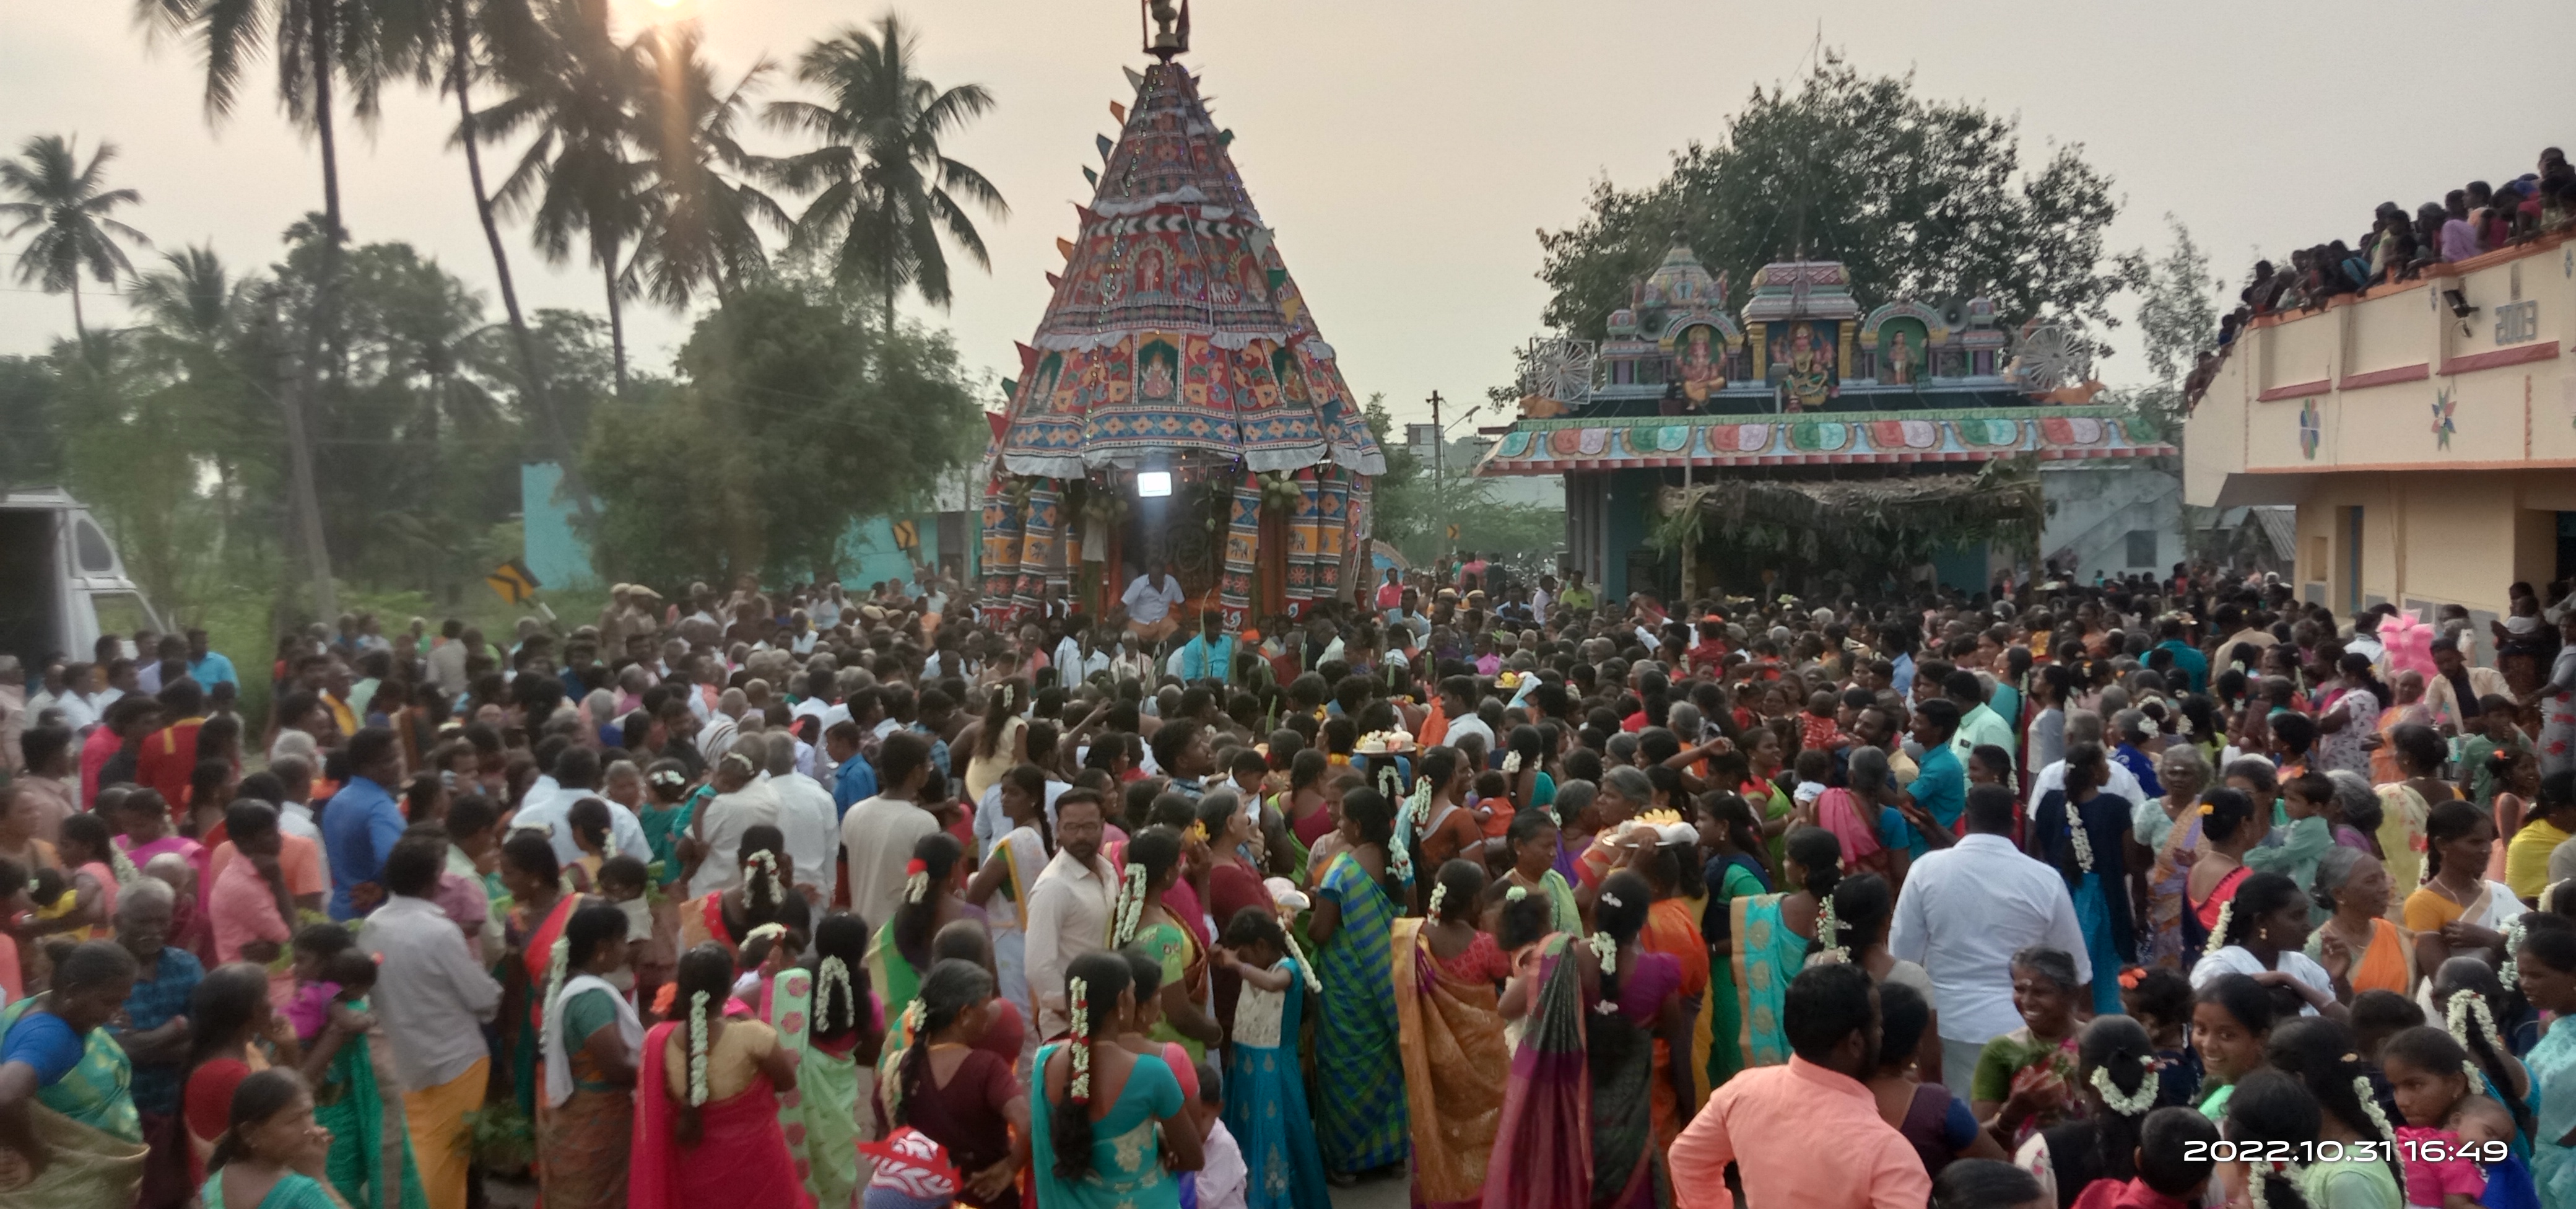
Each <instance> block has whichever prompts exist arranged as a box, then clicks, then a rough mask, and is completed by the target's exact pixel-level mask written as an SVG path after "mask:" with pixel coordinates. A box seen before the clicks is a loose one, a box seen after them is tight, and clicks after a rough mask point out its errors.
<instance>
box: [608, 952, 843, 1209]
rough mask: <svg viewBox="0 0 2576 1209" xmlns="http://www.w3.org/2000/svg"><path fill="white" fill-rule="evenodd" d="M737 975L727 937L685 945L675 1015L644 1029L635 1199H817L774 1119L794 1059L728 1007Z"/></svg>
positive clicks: (698, 1203)
mask: <svg viewBox="0 0 2576 1209" xmlns="http://www.w3.org/2000/svg"><path fill="white" fill-rule="evenodd" d="M733 978H734V968H733V955H732V954H731V953H728V952H726V951H725V949H724V947H723V946H721V945H716V944H702V945H699V946H697V947H696V948H693V949H690V950H689V951H688V952H686V953H683V954H681V955H680V967H679V974H678V977H677V979H676V980H675V981H674V982H673V983H672V984H671V985H672V987H673V991H674V994H675V996H676V1003H675V1004H674V1009H675V1010H674V1013H673V1018H672V1019H670V1020H668V1021H665V1022H663V1023H661V1024H657V1025H654V1026H653V1031H652V1032H650V1033H648V1034H646V1035H645V1038H644V1067H643V1070H642V1071H641V1072H640V1074H639V1076H638V1081H637V1084H636V1095H635V1101H636V1111H635V1143H634V1154H635V1166H634V1168H633V1171H632V1174H631V1177H630V1195H629V1198H628V1201H627V1203H628V1205H630V1206H631V1207H632V1209H705V1207H706V1206H710V1205H742V1206H754V1205H757V1206H762V1207H764V1209H766V1207H767V1206H772V1205H776V1206H781V1207H784V1209H800V1207H801V1209H813V1206H814V1198H813V1196H812V1195H811V1194H809V1193H808V1192H806V1191H805V1187H804V1185H803V1184H802V1183H799V1182H798V1181H797V1179H796V1165H795V1161H794V1160H793V1159H792V1158H791V1157H790V1156H789V1154H788V1150H787V1137H786V1133H785V1131H784V1130H783V1129H781V1128H780V1126H779V1123H778V1097H779V1095H780V1094H781V1093H784V1092H793V1091H795V1090H796V1059H795V1057H794V1055H793V1054H792V1053H791V1051H789V1050H788V1049H787V1048H786V1047H784V1046H781V1045H780V1044H779V1043H778V1033H777V1032H776V1031H775V1030H773V1029H771V1028H770V1027H769V1026H768V1025H766V1024H763V1023H761V1022H760V1021H757V1020H751V1019H739V1018H729V1017H727V1016H726V1015H725V1003H726V1001H727V1000H729V999H730V998H731V997H732V995H733Z"/></svg>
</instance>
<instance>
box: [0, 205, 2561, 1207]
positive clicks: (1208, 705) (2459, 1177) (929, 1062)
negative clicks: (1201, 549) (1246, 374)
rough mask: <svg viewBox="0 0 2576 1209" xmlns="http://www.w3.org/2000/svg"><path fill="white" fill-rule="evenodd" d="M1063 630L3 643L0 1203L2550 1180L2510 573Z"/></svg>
mask: <svg viewBox="0 0 2576 1209" xmlns="http://www.w3.org/2000/svg"><path fill="white" fill-rule="evenodd" d="M2543 179H2544V180H2547V179H2553V178H2551V177H2549V176H2548V175H2547V174H2546V173H2544V175H2543ZM675 587H676V586H675ZM1116 595H1117V601H1116V603H1115V605H1114V606H1113V608H1112V609H1111V610H1110V611H1109V612H1108V613H1107V614H1106V615H1103V616H1097V617H1094V616H1089V615H1086V614H1085V613H1083V612H1081V611H1078V610H1072V609H1068V608H1066V607H1065V606H1063V605H1062V604H1061V603H1060V602H1059V601H1057V600H1056V599H1055V598H1054V596H1053V595H1052V594H1050V595H1048V596H1047V597H1046V598H1045V599H1043V600H1041V601H1038V602H1035V603H1034V604H1032V603H1031V602H1028V601H1020V602H1011V601H980V602H979V601H976V600H973V599H971V598H970V594H969V593H968V592H967V591H966V590H965V589H963V588H961V587H959V586H958V585H956V584H953V583H950V582H946V581H945V580H943V579H941V578H940V577H938V576H937V575H936V573H934V572H930V571H927V570H925V571H924V572H923V573H922V578H921V579H920V580H919V581H918V582H915V583H910V584H905V583H882V584H877V585H873V586H871V587H870V588H869V589H867V590H865V591H863V592H859V591H847V590H844V589H843V588H842V587H841V586H839V585H837V584H831V585H812V586H780V587H773V588H770V589H767V590H764V589H762V588H761V587H760V586H759V585H757V584H756V583H754V582H752V581H750V580H748V579H746V580H744V581H743V582H741V583H739V584H737V585H735V586H734V587H733V588H732V589H731V590H729V591H727V590H723V589H718V588H710V587H708V586H707V585H704V584H692V585H688V586H687V587H686V589H685V590H675V591H674V592H673V593H672V595H671V597H670V598H668V599H665V598H664V597H663V596H662V595H661V594H659V593H658V592H657V591H655V590H654V589H652V588H650V587H647V586H642V585H619V586H618V587H617V589H616V591H615V593H614V597H613V599H612V601H611V603H610V604H609V605H608V606H607V608H606V609H605V610H604V611H603V612H602V613H601V615H600V616H599V617H598V619H597V620H596V622H595V623H593V624H587V625H582V626H580V627H578V628H575V629H572V630H570V631H569V632H559V631H558V630H556V629H552V628H549V627H547V626H546V625H543V624H541V623H539V622H537V621H536V620H534V619H529V620H527V621H524V622H522V623H521V624H520V625H518V626H517V627H516V632H515V633H514V634H512V635H509V636H507V637H506V639H504V640H501V641H494V640H493V639H492V637H491V636H489V635H485V634H483V633H481V632H479V631H477V630H475V629H473V628H471V627H468V626H466V625H464V624H463V623H462V622H460V621H454V620H450V621H446V622H444V623H443V624H441V625H439V626H437V627H436V628H435V630H434V631H433V630H432V627H430V626H429V625H428V624H427V623H426V622H425V621H415V622H413V623H412V625H411V626H410V627H409V628H408V630H407V631H406V632H402V633H398V634H394V635H387V634H385V633H383V632H382V630H381V628H380V627H379V626H378V625H377V623H376V621H375V619H373V618H369V617H350V618H343V619H341V620H340V623H339V624H338V626H336V627H324V628H317V629H316V630H313V631H308V632H301V633H296V634H290V635H287V636H285V637H284V638H283V639H281V640H280V642H279V643H278V646H277V649H276V651H275V654H274V658H273V659H272V660H271V661H270V662H269V663H268V664H267V665H266V666H265V667H252V668H241V669H237V667H236V665H235V664H234V663H233V662H232V661H231V660H230V659H228V658H227V657H226V656H225V655H224V654H222V653H219V652H215V651H211V650H209V649H208V648H207V643H206V641H205V636H204V635H203V634H202V633H196V632H191V633H187V634H182V635H177V636H169V637H163V636H158V635H151V634H138V635H131V636H113V637H111V638H109V639H107V640H103V641H102V643H101V644H100V648H99V650H97V651H95V652H91V653H90V654H91V656H92V658H90V659H88V660H80V659H76V658H71V657H58V658H54V659H49V660H46V661H44V664H43V666H40V667H32V668H23V669H21V668H16V667H10V668H5V669H0V671H5V672H6V673H8V674H7V676H6V677H5V683H0V730H5V732H6V737H7V738H8V743H7V749H8V754H9V755H10V756H11V757H13V761H12V767H11V768H10V770H9V771H10V772H11V774H12V775H11V778H10V780H9V781H8V784H7V787H6V789H5V791H0V1202H5V1203H8V1204H12V1205H18V1204H25V1205H43V1206H52V1205H79V1206H118V1205H127V1204H139V1205H142V1206H146V1207H148V1209H167V1207H171V1206H182V1205H203V1206H207V1207H208V1209H217V1207H220V1206H232V1207H233V1209H255V1207H265V1209H306V1207H308V1206H330V1205H341V1206H346V1207H349V1209H359V1207H363V1206H375V1205H383V1206H390V1207H395V1209H416V1207H417V1209H464V1207H465V1206H467V1205H469V1204H481V1203H483V1200H484V1198H485V1195H486V1192H485V1181H486V1178H487V1177H489V1176H493V1175H496V1174H508V1173H511V1172H513V1171H514V1169H517V1168H521V1167H532V1169H533V1170H532V1174H533V1177H534V1179H535V1180H536V1182H537V1184H538V1185H539V1187H540V1189H541V1191H542V1194H543V1198H544V1203H545V1204H546V1205H547V1206H548V1207H549V1209H593V1207H610V1206H625V1205H633V1206H637V1207H639V1209H679V1207H680V1206H698V1205H707V1204H729V1205H744V1206H793V1205H824V1206H834V1207H837V1206H863V1207H866V1209H880V1207H894V1206H923V1205H927V1206H939V1205H950V1204H959V1205H970V1206H978V1207H983V1209H1016V1207H1018V1206H1024V1205H1034V1206H1037V1207H1038V1209H1056V1207H1058V1206H1064V1207H1084V1209H1109V1207H1112V1206H1131V1205H1132V1206H1167V1207H1169V1206H1181V1205H1190V1206H1200V1207H1205V1209H1235V1207H1252V1206H1259V1207H1263V1209H1320V1207H1322V1206H1325V1205H1327V1204H1329V1203H1330V1197H1331V1195H1332V1189H1334V1188H1335V1187H1338V1186H1341V1185H1344V1184H1347V1183H1350V1182H1352V1181H1354V1180H1357V1179H1361V1178H1367V1177H1370V1176H1376V1175H1386V1174H1392V1175H1394V1176H1396V1177H1398V1178H1402V1179H1405V1180H1407V1181H1409V1183H1410V1185H1411V1195H1412V1200H1413V1202H1414V1203H1416V1204H1420V1205H1431V1206H1460V1205H1482V1206H1486V1207H1489V1209H1504V1207H1507V1206H1509V1207H1520V1206H1582V1205H1596V1206H1615V1207H1618V1209H1631V1207H1634V1209H1645V1207H1649V1206H1665V1205H1679V1206H1682V1207H1684V1209H1702V1207H1708V1209H1717V1207H1722V1206H1731V1205H1736V1204H1744V1205H1751V1206H1755V1207H1757V1209H1770V1207H1772V1206H1797V1207H1803V1206H1863V1205H1867V1206H1878V1207H1884V1209H1897V1207H1902V1209H1921V1207H1923V1206H1926V1205H1932V1206H1938V1207H1940V1209H1954V1207H1955V1209H1969V1207H1975V1209H1983V1207H1987V1206H2012V1207H2014V1209H2023V1207H2033V1209H2036V1207H2042V1206H2079V1207H2081V1209H2172V1207H2176V1206H2186V1205H2220V1204H2225V1205H2233V1206H2255V1207H2268V1209H2281V1207H2284V1206H2318V1207H2331V1209H2362V1207H2367V1209H2400V1207H2401V1206H2408V1205H2423V1206H2441V1207H2443V1209H2461V1207H2462V1206H2466V1205H2488V1206H2508V1205H2515V1206H2519V1205H2552V1206H2567V1205H2576V1161H2571V1154H2576V1152H2571V1151H2570V1149H2569V1147H2568V1145H2567V1143H2569V1141H2570V1140H2571V1136H2576V1134H2572V1133H2571V1131H2576V1032H2571V1031H2570V1030H2569V1029H2568V1028H2566V1027H2562V1026H2561V1022H2562V1021H2563V1019H2564V1017H2565V1016H2566V1015H2567V1014H2569V1013H2571V1012H2576V895H2567V894H2561V893H2559V892H2558V891H2559V889H2560V887H2561V884H2562V883H2563V882H2564V881H2565V879H2567V878H2568V877H2570V876H2576V846H2571V844H2570V839H2571V836H2572V835H2576V607H2571V603H2570V601H2569V600H2568V599H2566V598H2565V596H2564V590H2563V587H2561V586H2559V585H2552V587H2551V589H2550V591H2549V593H2548V594H2547V595H2546V596H2545V597H2544V595H2542V594H2540V593H2537V592H2535V591H2534V590H2532V589H2531V588H2530V587H2528V586H2527V585H2516V586H2515V589H2514V598H2513V599H2514V605H2513V608H2512V610H2511V613H2510V616H2508V617H2507V618H2505V619H2504V620H2502V621H2500V622H2498V623H2496V624H2495V625H2494V626H2493V627H2491V629H2490V630H2489V632H2486V633H2479V632H2476V631H2475V630H2473V629H2472V628H2471V626H2470V623H2469V620H2468V618H2467V615H2466V614H2465V612H2464V611H2462V610H2458V609H2449V610H2446V611H2445V613H2444V615H2442V616H2437V617H2431V618H2416V617H2408V616H2402V615H2399V614H2397V613H2395V612H2394V610H2391V609H2388V608H2385V607H2381V608H2375V609H2371V610H2367V611H2364V612H2362V613H2360V614H2358V615H2353V616H2340V615H2336V614H2333V613H2330V612H2328V611H2326V610H2324V609H2322V608H2318V607H2315V606H2310V605H2305V604H2302V603H2299V602H2298V601H2296V600H2294V599H2293V598H2292V596H2291V594H2290V592H2289V590H2288V588H2286V587H2285V586H2283V585H2280V584H2278V583H2271V582H2264V581H2260V580H2257V581H2251V582H2249V581H2245V580H2242V579H2239V578H2236V577H2232V576H2223V575H2219V574H2217V573H2215V572H2214V571H2211V570H2208V569H2201V570H2199V571H2197V572H2195V571H2193V570H2191V569H2189V568H2184V567H2177V568H2176V569H2175V573H2174V575H2173V576H2172V577H2170V578H2168V579H2166V580H2163V581H2161V582H2149V581H2146V580H2144V579H2131V580H2127V581H2112V582H2107V583H2100V584H2096V585H2093V586H2090V587H2086V586H2082V585H2076V584H2068V583H2063V582H2058V581H2049V582H2045V583H2042V584H2039V585H2035V586H2033V585H2024V586H2022V587H2020V588H2019V589H2017V590H2015V591H2012V592H2011V593H2010V594H2008V595H2002V596H1997V595H1994V594H1986V595H1978V596H1975V597H1963V596H1961V595H1959V594H1957V593H1954V592H1948V591H1939V592H1934V591H1930V590H1926V591H1924V592H1922V593H1919V594H1915V595H1909V596H1890V597H1887V598H1882V599H1854V598H1849V597H1843V598H1836V599H1810V600H1799V599H1795V598H1791V597H1787V596H1782V597H1779V598H1777V599H1771V600H1743V599H1736V598H1729V597H1712V598H1708V599H1701V600H1694V601H1691V602H1688V603H1687V604H1686V605H1684V606H1682V607H1679V608H1672V609H1668V608H1667V607H1665V606H1664V604H1663V603H1661V602H1659V601H1657V600H1655V599H1653V598H1651V597H1648V596H1644V595H1636V596H1631V597H1629V598H1628V599H1626V600H1624V601H1623V600H1617V599H1614V598H1611V597H1608V596H1606V595H1604V594H1602V593H1600V592H1599V591H1598V590H1597V589H1596V588H1593V587H1589V586H1587V585H1585V584H1584V582H1583V580H1582V577H1581V576H1580V575H1578V574H1573V573H1571V572H1568V573H1565V575H1564V576H1563V578H1562V579H1560V578H1559V577H1558V576H1557V575H1547V576H1543V577H1541V578H1539V579H1538V580H1537V582H1535V583H1527V582H1519V581H1518V579H1517V577H1515V576H1514V575H1513V573H1512V572H1511V571H1510V570H1509V569H1508V568H1507V567H1506V566H1505V564H1504V561H1503V559H1502V558H1501V557H1500V556H1495V557H1493V558H1491V559H1487V558H1480V557H1477V556H1473V555H1470V556H1468V557H1467V561H1466V562H1464V563H1463V564H1462V565H1459V566H1457V567H1455V568H1454V570H1453V569H1452V568H1450V567H1449V566H1448V565H1447V564H1444V565H1443V567H1442V569H1441V570H1440V572H1439V573H1438V574H1437V575H1436V576H1434V575H1415V576H1410V577H1408V576H1407V575H1406V574H1404V573H1402V572H1395V571H1390V572H1388V573H1387V574H1386V578H1385V582H1383V583H1373V584H1367V585H1364V586H1362V587H1360V588H1359V589H1357V594H1356V595H1355V598H1354V599H1351V600H1343V601H1323V602H1315V603H1313V604H1310V605H1309V606H1307V607H1306V608H1305V609H1304V610H1303V611H1302V615H1301V616H1299V617H1296V618H1293V619H1291V618H1276V619H1270V620H1268V621H1267V622H1266V623H1265V624H1262V625H1261V626H1260V627H1259V628H1258V630H1251V631H1245V632H1241V633H1230V632H1228V630H1227V628H1226V626H1225V625H1224V624H1223V621H1222V618H1221V617H1220V616H1219V615H1217V614H1216V613H1214V612H1204V613H1203V612H1199V611H1197V610H1196V609H1195V607H1194V602H1193V601H1192V599H1191V597H1190V595H1189V594H1188V593H1187V592H1186V591H1184V590H1183V589H1182V587H1181V585H1180V583H1179V581H1178V580H1176V579H1173V578H1171V577H1170V575H1169V572H1168V571H1167V570H1162V569H1157V570H1155V571H1152V572H1149V573H1147V574H1145V575H1142V576H1138V577H1136V578H1135V579H1134V580H1133V581H1132V582H1130V583H1128V584H1126V585H1124V586H1123V588H1121V589H1120V590H1119V591H1118V592H1117V594H1116ZM2553 602H2554V603H2553ZM128 637H130V639H131V641H132V649H133V650H137V651H143V652H150V653H151V657H149V658H146V659H145V660H143V661H141V663H140V665H139V666H138V663H137V661H136V660H134V659H133V658H131V657H130V656H129V655H127V654H126V653H125V652H126V651H127V649H128V648H127V646H126V639H127V638H128ZM245 670H246V671H248V672H249V673H250V674H252V675H262V674H264V675H266V676H267V677H268V678H269V680H270V683H271V689H272V692H271V694H270V696H269V698H268V699H269V700H270V701H271V702H273V703H274V705H273V708H271V709H270V710H269V711H268V716H266V717H252V716H248V715H246V714H244V713H243V712H241V710H240V708H239V701H240V699H241V698H240V693H239V690H238V685H239V680H240V676H241V672H242V671H245ZM514 1134H516V1135H517V1139H516V1141H517V1144H516V1145H513V1144H512V1142H513V1136H514ZM2222 1160H2223V1161H2222ZM2249 1160H2250V1161H2249Z"/></svg>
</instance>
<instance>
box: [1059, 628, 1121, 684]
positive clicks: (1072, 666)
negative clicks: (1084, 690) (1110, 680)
mask: <svg viewBox="0 0 2576 1209" xmlns="http://www.w3.org/2000/svg"><path fill="white" fill-rule="evenodd" d="M1097 640H1098V638H1097V635H1096V634H1095V632H1094V631H1093V629H1092V627H1091V623H1090V622H1089V621H1088V620H1086V619H1084V618H1083V617H1082V616H1080V615H1079V614H1077V615H1075V617H1074V618H1073V619H1072V621H1071V623H1070V624H1068V625H1066V627H1065V633H1064V638H1063V640H1062V641H1060V642H1058V643H1056V644H1055V654H1054V656H1053V658H1054V660H1055V669H1056V672H1055V682H1056V683H1057V684H1060V685H1063V686H1064V687H1065V688H1066V689H1067V690H1071V689H1073V688H1075V687H1077V686H1079V685H1081V684H1082V683H1083V682H1084V681H1087V680H1089V679H1091V678H1092V677H1093V676H1094V675H1097V674H1098V673H1101V672H1105V671H1108V670H1109V652H1107V651H1104V650H1100V649H1098V648H1096V647H1095V646H1094V645H1093V644H1094V643H1095V642H1096V641H1097Z"/></svg>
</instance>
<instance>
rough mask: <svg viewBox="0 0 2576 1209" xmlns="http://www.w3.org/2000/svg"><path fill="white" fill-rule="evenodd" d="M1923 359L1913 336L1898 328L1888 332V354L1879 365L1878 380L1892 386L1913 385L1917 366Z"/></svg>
mask: <svg viewBox="0 0 2576 1209" xmlns="http://www.w3.org/2000/svg"><path fill="white" fill-rule="evenodd" d="M1922 361H1923V358H1922V355H1921V354H1920V353H1917V352H1915V351H1914V340H1913V337H1912V336H1910V335H1908V334H1907V333H1906V331H1905V329H1903V328H1898V329H1896V330H1895V331H1893V332H1890V333H1889V334H1888V341H1887V356H1886V357H1885V358H1883V364H1881V365H1880V366H1879V370H1878V380H1879V381H1881V382H1884V383H1887V384H1888V385H1890V386H1912V385H1914V373H1915V368H1916V367H1917V366H1919V365H1921V364H1922Z"/></svg>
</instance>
